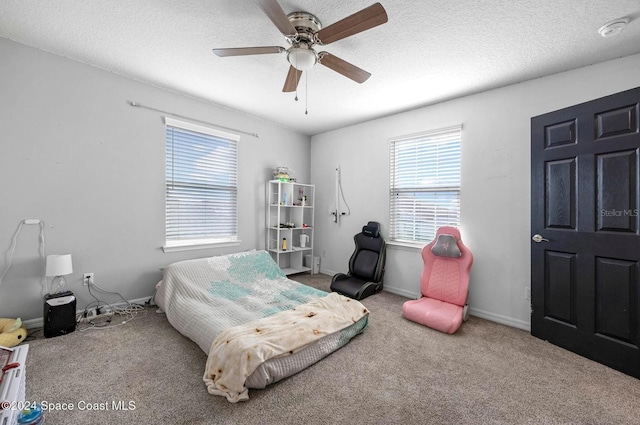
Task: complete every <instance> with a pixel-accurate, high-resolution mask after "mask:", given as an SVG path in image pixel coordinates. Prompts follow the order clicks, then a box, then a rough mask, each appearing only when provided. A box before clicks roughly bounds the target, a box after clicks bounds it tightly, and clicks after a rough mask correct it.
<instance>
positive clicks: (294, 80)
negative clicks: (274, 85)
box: [282, 66, 302, 93]
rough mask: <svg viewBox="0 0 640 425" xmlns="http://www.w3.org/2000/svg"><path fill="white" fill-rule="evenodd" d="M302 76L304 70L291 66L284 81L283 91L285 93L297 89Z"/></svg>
mask: <svg viewBox="0 0 640 425" xmlns="http://www.w3.org/2000/svg"><path fill="white" fill-rule="evenodd" d="M300 77H302V71H300V70H297V69H296V68H294V67H293V66H290V67H289V73H288V74H287V79H286V80H285V82H284V87H283V88H282V91H283V92H285V93H288V92H292V91H296V89H297V88H298V83H299V82H300Z"/></svg>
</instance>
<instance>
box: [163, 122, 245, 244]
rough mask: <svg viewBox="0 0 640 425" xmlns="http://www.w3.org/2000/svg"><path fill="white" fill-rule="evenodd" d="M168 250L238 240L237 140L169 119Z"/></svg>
mask: <svg viewBox="0 0 640 425" xmlns="http://www.w3.org/2000/svg"><path fill="white" fill-rule="evenodd" d="M165 124H166V217H167V219H166V246H167V247H175V246H184V245H198V244H211V243H221V242H233V241H236V240H237V235H238V219H237V203H238V188H237V181H238V178H237V175H238V140H239V137H238V136H237V135H234V134H231V133H226V132H223V131H219V130H215V129H212V128H208V127H204V126H201V125H197V124H193V123H188V122H184V121H179V120H176V119H173V118H165Z"/></svg>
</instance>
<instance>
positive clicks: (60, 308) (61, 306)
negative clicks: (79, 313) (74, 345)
mask: <svg viewBox="0 0 640 425" xmlns="http://www.w3.org/2000/svg"><path fill="white" fill-rule="evenodd" d="M43 317H44V336H45V338H51V337H54V336H60V335H65V334H68V333H71V332H73V331H75V330H76V297H75V296H74V295H73V292H71V291H65V292H58V293H55V294H47V295H45V296H44V315H43Z"/></svg>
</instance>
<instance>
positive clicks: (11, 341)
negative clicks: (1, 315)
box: [0, 317, 27, 348]
mask: <svg viewBox="0 0 640 425" xmlns="http://www.w3.org/2000/svg"><path fill="white" fill-rule="evenodd" d="M26 337H27V327H26V326H25V325H24V324H23V323H22V320H20V318H19V317H18V318H17V319H0V346H3V347H8V348H11V347H15V346H16V345H18V344H20V343H21V342H22V341H24V340H25V338H26Z"/></svg>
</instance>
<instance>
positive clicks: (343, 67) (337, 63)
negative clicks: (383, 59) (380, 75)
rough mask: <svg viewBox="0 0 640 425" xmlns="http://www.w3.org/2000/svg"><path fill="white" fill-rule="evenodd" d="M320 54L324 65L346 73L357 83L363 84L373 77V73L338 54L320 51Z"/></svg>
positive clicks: (320, 60)
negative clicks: (341, 57)
mask: <svg viewBox="0 0 640 425" xmlns="http://www.w3.org/2000/svg"><path fill="white" fill-rule="evenodd" d="M319 56H320V59H319V62H320V63H321V64H322V65H324V66H326V67H327V68H329V69H332V70H334V71H336V72H338V73H340V74H342V75H344V76H345V77H347V78H351V79H352V80H353V81H355V82H356V83H360V84H362V83H364V82H365V81H367V80H368V79H369V77H371V74H370V73H368V72H367V71H365V70H364V69H360V68H358V67H357V66H355V65H352V64H350V63H349V62H347V61H345V60H342V59H340V58H339V57H337V56H333V55H332V54H331V53H327V52H320V54H319Z"/></svg>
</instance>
